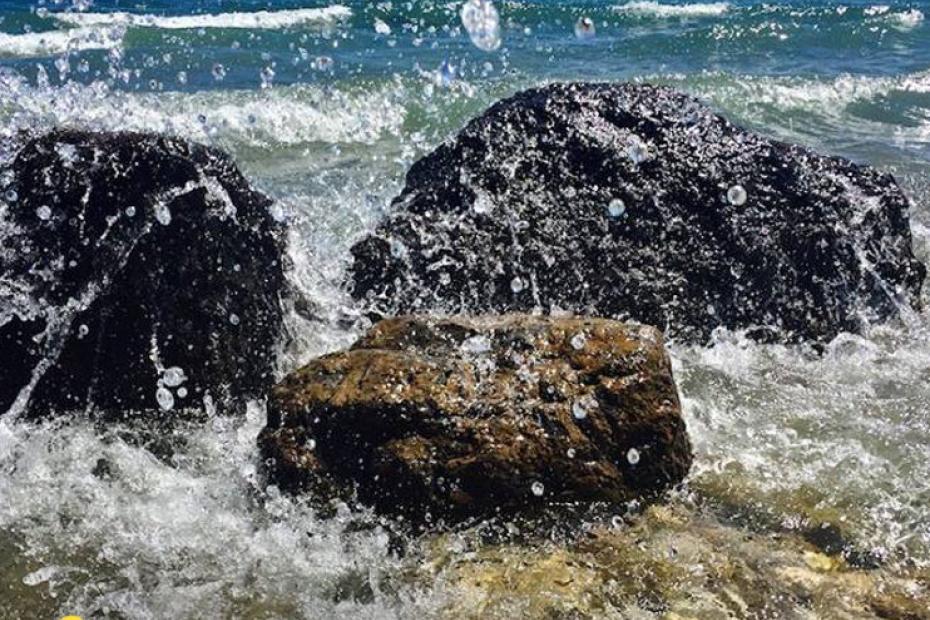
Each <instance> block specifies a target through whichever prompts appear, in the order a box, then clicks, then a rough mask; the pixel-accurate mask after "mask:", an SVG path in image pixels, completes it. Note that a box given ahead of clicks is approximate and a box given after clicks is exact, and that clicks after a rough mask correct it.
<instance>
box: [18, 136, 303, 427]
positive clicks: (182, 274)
mask: <svg viewBox="0 0 930 620" xmlns="http://www.w3.org/2000/svg"><path fill="white" fill-rule="evenodd" d="M0 172H3V173H4V174H3V176H2V177H0V179H6V181H5V183H6V185H5V186H4V187H2V188H0V236H2V248H3V249H2V250H0V292H2V294H3V298H4V303H3V307H2V314H0V412H3V411H6V410H7V409H12V410H13V411H16V412H18V413H25V415H28V416H39V415H44V414H46V413H48V412H50V411H65V410H75V409H78V410H84V409H94V410H98V411H114V412H117V413H122V412H125V411H127V410H142V409H145V410H170V409H180V408H186V407H197V408H207V409H211V410H212V409H213V408H217V409H220V408H222V407H224V406H226V405H230V404H233V403H236V402H238V401H240V400H242V399H245V398H249V397H253V396H259V395H262V394H264V393H265V392H266V391H267V389H268V388H269V387H270V386H271V384H272V383H273V377H272V371H273V367H274V360H275V351H276V346H277V341H278V338H279V335H280V329H281V321H282V310H281V303H280V300H279V296H281V295H283V294H284V287H285V284H284V275H283V265H282V241H281V240H280V234H279V233H280V231H279V225H278V224H277V223H276V222H275V221H274V219H273V218H272V217H271V215H270V214H269V207H270V205H271V201H270V200H269V199H268V198H266V197H265V196H263V195H261V194H260V193H258V192H256V191H254V190H253V189H252V188H250V187H249V185H248V183H247V182H246V180H245V179H244V178H243V177H242V175H241V174H240V173H239V171H238V170H237V169H236V166H235V165H234V164H233V162H232V161H231V160H230V159H229V157H228V156H227V155H225V154H224V153H222V152H220V151H217V150H214V149H210V148H207V147H203V146H198V145H194V144H190V143H187V142H184V141H181V140H177V139H170V138H164V137H160V136H153V135H144V134H136V133H91V132H83V131H70V130H60V131H54V132H52V133H49V134H47V135H43V136H41V137H35V138H31V139H28V140H27V141H26V142H25V143H24V144H23V145H22V148H20V149H19V151H18V153H17V154H16V156H15V158H14V159H13V161H12V162H10V163H9V166H8V168H7V169H6V170H3V171H0ZM2 182H3V181H0V183H2Z"/></svg>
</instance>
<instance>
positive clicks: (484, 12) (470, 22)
mask: <svg viewBox="0 0 930 620" xmlns="http://www.w3.org/2000/svg"><path fill="white" fill-rule="evenodd" d="M460 15H461V18H462V25H463V26H465V30H467V31H468V36H469V37H471V42H472V43H474V44H475V47H477V48H478V49H480V50H484V51H485V52H493V51H494V50H496V49H497V48H499V47H500V46H501V26H500V17H499V16H498V13H497V8H496V7H495V6H494V3H493V2H491V0H466V2H465V3H464V4H463V5H462V10H461V13H460Z"/></svg>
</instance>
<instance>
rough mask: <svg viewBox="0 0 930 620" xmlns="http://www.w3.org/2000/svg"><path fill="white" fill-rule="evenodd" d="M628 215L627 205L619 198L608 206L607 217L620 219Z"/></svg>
mask: <svg viewBox="0 0 930 620" xmlns="http://www.w3.org/2000/svg"><path fill="white" fill-rule="evenodd" d="M624 213H626V204H625V203H624V202H623V201H622V200H620V199H619V198H614V199H613V200H611V201H610V204H608V205H607V215H609V216H610V217H620V216H622V215H623V214H624Z"/></svg>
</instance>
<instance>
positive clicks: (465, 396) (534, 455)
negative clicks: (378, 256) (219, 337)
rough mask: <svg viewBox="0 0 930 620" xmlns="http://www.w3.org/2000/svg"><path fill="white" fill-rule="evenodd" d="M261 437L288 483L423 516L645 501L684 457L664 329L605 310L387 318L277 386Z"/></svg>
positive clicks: (681, 466)
mask: <svg viewBox="0 0 930 620" xmlns="http://www.w3.org/2000/svg"><path fill="white" fill-rule="evenodd" d="M259 441H260V443H261V447H262V452H263V455H264V457H265V458H266V462H267V464H268V465H267V467H268V468H269V474H270V477H271V479H272V480H273V481H274V482H276V483H277V484H279V485H280V486H283V487H285V488H288V489H291V490H310V491H311V492H312V493H315V494H316V495H317V496H323V497H326V496H330V495H332V494H339V493H340V492H343V493H344V490H345V489H346V488H352V487H355V488H356V489H357V492H358V497H359V498H360V499H361V500H362V501H363V502H364V503H368V504H373V505H374V506H375V507H376V508H377V509H379V510H380V511H382V512H386V513H392V514H400V515H404V516H407V517H410V518H411V519H413V520H415V521H417V522H422V521H429V520H433V521H434V522H435V521H438V520H441V519H444V520H447V521H458V520H461V519H467V518H469V517H484V516H490V515H494V514H509V513H518V512H520V513H531V512H533V511H538V510H539V509H540V508H541V507H544V506H552V505H555V504H567V505H574V504H579V503H580V504H583V505H586V504H587V503H590V502H609V503H618V502H625V501H628V500H632V499H634V498H645V499H652V498H654V497H655V496H656V495H657V494H659V493H661V492H662V491H663V490H664V489H666V488H667V487H669V486H670V485H673V484H675V483H677V482H679V481H680V480H681V479H682V478H683V477H684V476H685V474H686V473H687V472H688V468H689V466H690V464H691V446H690V443H689V441H688V438H687V435H686V431H685V425H684V422H683V421H682V418H681V410H680V405H679V402H678V395H677V392H676V388H675V383H674V380H673V378H672V372H671V366H670V363H669V360H668V357H667V356H666V353H665V350H664V347H663V344H662V338H661V334H660V333H659V332H658V331H657V330H655V329H653V328H651V327H647V326H639V325H629V324H623V323H619V322H615V321H610V320H604V319H575V318H566V319H556V318H542V317H532V316H527V315H507V316H496V317H495V316H491V317H483V318H449V319H430V318H420V317H402V318H398V319H391V320H386V321H382V322H381V323H379V324H377V325H376V326H375V327H374V328H373V329H372V330H371V332H370V333H369V334H368V335H367V336H365V337H364V338H362V339H361V340H360V341H359V342H358V343H356V345H355V346H353V347H352V348H351V349H350V350H348V351H343V352H339V353H334V354H331V355H327V356H325V357H322V358H320V359H317V360H315V361H313V362H311V363H310V364H309V365H307V366H306V367H304V368H303V369H301V370H299V371H297V372H295V373H293V374H292V375H290V376H288V377H287V378H286V379H285V380H284V381H283V382H282V383H280V384H279V385H278V386H277V387H276V388H275V390H274V392H273V396H272V399H271V402H270V405H269V416H268V426H267V428H266V429H265V430H264V431H263V433H262V435H261V436H260V438H259ZM340 490H342V491H340Z"/></svg>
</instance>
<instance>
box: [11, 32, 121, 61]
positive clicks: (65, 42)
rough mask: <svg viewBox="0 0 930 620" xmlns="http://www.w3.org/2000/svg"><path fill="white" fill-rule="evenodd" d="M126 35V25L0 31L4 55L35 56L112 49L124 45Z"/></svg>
mask: <svg viewBox="0 0 930 620" xmlns="http://www.w3.org/2000/svg"><path fill="white" fill-rule="evenodd" d="M124 34H125V29H124V28H122V27H109V28H72V29H70V30H51V31H48V32H29V33H26V34H5V33H0V57H3V56H13V57H18V58H34V57H42V56H54V55H56V54H63V53H65V52H79V51H83V50H92V49H110V48H114V47H119V46H120V45H121V44H122V42H123V35H124Z"/></svg>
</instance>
